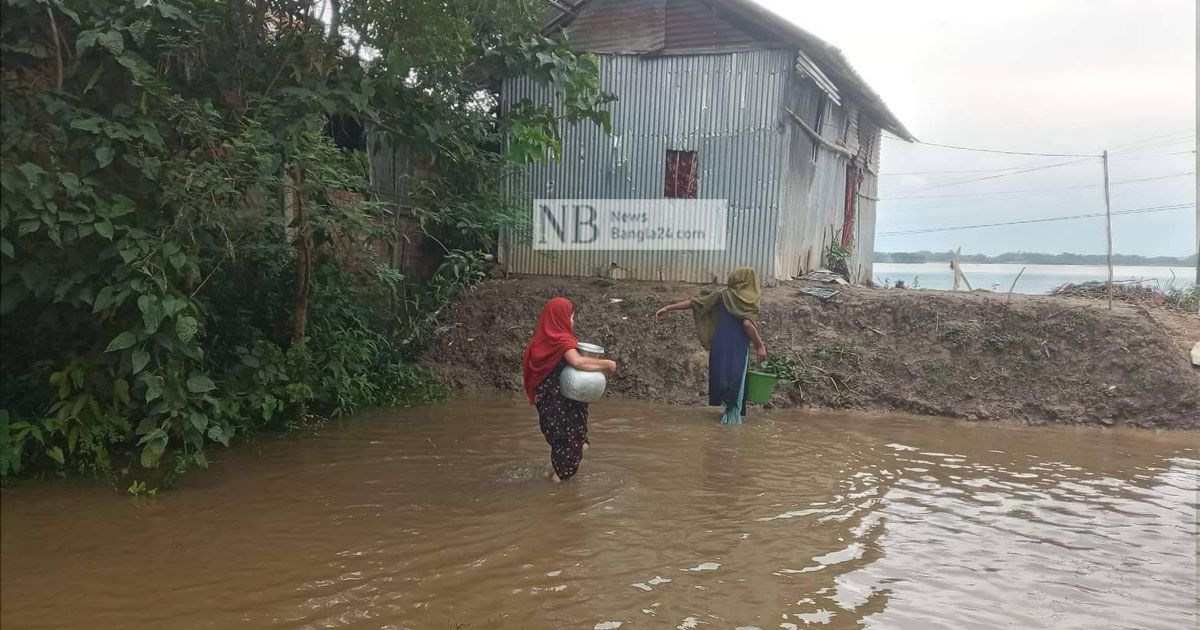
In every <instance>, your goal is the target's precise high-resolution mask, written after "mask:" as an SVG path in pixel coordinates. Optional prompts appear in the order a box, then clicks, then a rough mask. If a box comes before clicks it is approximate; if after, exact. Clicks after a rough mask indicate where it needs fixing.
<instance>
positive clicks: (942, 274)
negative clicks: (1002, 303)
mask: <svg viewBox="0 0 1200 630" xmlns="http://www.w3.org/2000/svg"><path fill="white" fill-rule="evenodd" d="M1022 268H1024V269H1025V273H1021V269H1022ZM873 269H874V273H875V282H876V283H877V284H880V285H883V286H891V285H893V284H895V282H896V281H897V280H903V281H904V284H906V285H908V286H909V287H920V288H923V289H951V288H953V287H954V271H952V270H951V269H950V263H944V262H939V263H875V265H874V267H873ZM962 269H963V274H965V275H966V276H967V282H970V283H971V287H972V288H975V289H987V290H989V291H1003V292H1007V291H1008V289H1009V287H1012V286H1013V280H1017V285H1016V287H1013V292H1014V293H1029V294H1042V293H1049V292H1051V291H1053V290H1054V289H1056V288H1058V287H1060V286H1062V285H1064V284H1066V283H1068V282H1076V283H1078V282H1089V281H1100V282H1103V281H1106V280H1108V268H1107V267H1105V266H1103V265H1100V266H1096V265H1024V264H1006V263H1004V264H1001V263H963V265H962ZM1018 274H1020V276H1021V277H1020V279H1019V280H1018V279H1017V275H1018ZM1113 279H1114V280H1116V281H1118V282H1129V281H1138V282H1145V283H1146V284H1147V285H1149V286H1154V287H1158V288H1160V289H1163V290H1166V289H1172V288H1176V289H1185V288H1187V287H1189V286H1191V285H1192V284H1193V280H1195V279H1196V269H1195V268H1193V267H1123V266H1119V265H1118V266H1114V267H1113ZM963 289H964V290H965V289H966V285H965V284H964V285H963Z"/></svg>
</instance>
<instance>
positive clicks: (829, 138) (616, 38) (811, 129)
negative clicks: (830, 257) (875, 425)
mask: <svg viewBox="0 0 1200 630" xmlns="http://www.w3.org/2000/svg"><path fill="white" fill-rule="evenodd" d="M552 4H553V5H555V6H556V7H558V11H556V12H555V15H554V17H553V19H552V20H551V21H550V24H549V26H548V28H549V29H560V28H565V29H567V30H568V33H569V36H570V39H571V42H572V45H573V46H574V47H575V49H576V50H578V51H581V52H591V53H594V54H596V55H597V57H598V58H599V60H600V78H601V82H602V85H603V88H604V89H605V90H607V91H609V92H612V93H613V94H615V95H616V96H617V97H618V99H619V100H618V101H616V102H615V103H612V104H611V105H610V110H611V114H612V134H611V135H606V134H605V133H604V132H603V130H601V129H600V128H598V127H597V126H595V125H577V126H573V127H568V128H566V129H564V130H563V139H562V144H563V146H562V159H561V160H560V161H559V162H550V163H547V164H535V165H532V166H531V167H530V168H529V169H528V170H527V171H526V173H525V174H524V175H523V176H522V177H521V178H520V179H519V181H515V182H513V190H514V194H518V195H521V196H523V197H525V198H528V199H529V200H532V199H534V198H563V199H585V198H591V199H639V198H640V199H645V198H661V197H664V196H677V195H680V193H681V191H683V193H684V194H692V195H694V196H698V197H699V198H703V199H727V200H728V204H729V223H728V230H727V238H728V243H727V247H726V249H725V250H724V251H571V252H565V251H559V252H546V251H535V250H533V249H532V248H531V246H530V245H529V243H528V242H527V239H522V238H521V237H519V236H517V235H512V234H510V235H507V236H506V237H505V238H504V239H503V243H502V246H501V250H500V257H501V262H502V264H504V265H505V267H506V268H507V269H508V270H509V271H511V272H514V273H528V274H552V275H616V276H619V277H625V278H635V279H644V280H680V281H690V282H708V281H711V280H712V279H713V278H714V277H716V278H723V277H724V276H725V274H726V273H727V272H729V271H730V270H732V269H733V268H735V267H738V266H741V265H751V266H754V267H756V268H757V269H758V270H759V272H760V276H761V277H763V278H764V279H765V280H766V281H767V282H768V283H772V284H773V283H774V282H776V281H779V280H786V279H789V278H791V277H795V276H797V275H800V274H802V273H804V272H805V271H808V270H811V269H813V268H816V267H819V266H821V265H822V263H823V262H824V261H823V260H822V257H823V253H824V252H825V251H826V249H827V248H828V247H829V245H830V244H831V243H835V242H836V243H840V244H842V245H847V246H852V248H853V250H854V255H853V256H852V258H851V259H850V260H849V264H848V269H849V271H850V275H851V278H852V279H853V280H857V281H862V280H866V279H868V278H870V277H871V258H872V255H873V248H874V235H875V197H876V175H877V174H878V172H879V146H880V139H881V138H880V134H881V129H886V130H888V131H889V132H891V133H892V134H895V135H896V136H898V137H900V138H903V139H906V140H910V141H911V140H912V136H911V135H910V134H909V132H908V131H907V130H906V129H905V128H904V126H903V125H902V124H901V123H900V121H899V120H897V119H896V117H895V116H894V115H893V114H892V113H891V112H890V111H888V109H887V106H886V105H884V103H883V101H882V100H881V99H880V98H879V96H878V95H877V94H875V92H873V91H872V90H871V88H870V87H868V86H867V84H866V83H865V82H864V81H863V79H862V78H861V77H860V76H859V75H858V74H857V73H856V72H855V71H854V69H853V68H851V67H850V65H849V63H847V62H846V60H845V58H844V57H843V56H842V54H841V53H840V52H839V51H838V50H837V49H836V48H834V47H832V46H830V45H829V44H827V43H825V42H824V41H822V40H821V39H819V38H817V37H816V36H814V35H812V34H810V33H808V32H806V31H804V30H802V29H800V28H798V27H796V26H794V25H792V24H790V23H789V22H787V21H786V20H784V19H783V18H780V17H779V16H777V15H775V14H773V13H771V12H769V11H767V10H766V9H764V8H762V7H760V6H759V5H757V4H755V3H754V2H752V1H751V0H725V1H717V0H583V1H579V0H576V1H575V3H574V4H565V3H564V2H553V3H552ZM552 96H553V95H552V94H551V93H550V91H549V90H548V89H546V88H545V87H543V86H539V85H538V84H536V83H535V82H533V81H531V80H528V79H521V78H518V79H513V80H508V81H506V82H505V83H504V84H503V85H502V86H501V105H502V106H509V105H511V104H514V103H518V102H520V101H521V100H522V99H525V98H529V99H531V100H533V101H534V102H539V103H551V102H553V98H552ZM680 178H683V179H684V180H687V181H684V182H682V184H681V182H680V181H679V179H680ZM689 187H690V190H689ZM531 210H532V203H531Z"/></svg>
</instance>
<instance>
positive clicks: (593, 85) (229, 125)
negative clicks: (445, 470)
mask: <svg viewBox="0 0 1200 630" xmlns="http://www.w3.org/2000/svg"><path fill="white" fill-rule="evenodd" d="M324 6H325V5H324V3H318V2H314V1H306V0H301V1H299V2H296V1H294V0H264V1H263V2H254V3H229V2H223V1H220V0H172V1H171V2H163V1H156V2H98V1H95V0H2V4H0V9H2V11H3V15H2V16H0V17H2V19H0V46H2V50H3V68H2V75H0V76H2V83H0V105H2V107H3V122H2V127H3V129H2V131H3V140H2V144H0V192H2V193H3V194H2V195H0V262H2V263H3V265H2V267H0V343H2V345H3V348H4V352H3V354H2V355H0V425H2V426H0V440H3V443H2V444H0V476H9V475H12V474H27V473H41V472H52V473H66V472H69V471H78V472H85V473H98V474H110V475H114V476H118V475H121V474H122V473H124V472H127V471H131V470H137V469H138V468H139V467H140V468H144V469H158V473H161V477H159V479H158V480H157V481H156V480H152V483H157V482H158V481H167V482H169V480H170V479H172V478H173V477H174V476H176V475H177V474H178V473H180V472H182V471H183V470H185V469H186V468H187V467H188V466H191V465H195V466H200V467H204V466H206V465H207V456H206V454H205V450H206V449H207V448H209V447H210V446H211V445H213V444H221V445H228V444H229V443H230V442H231V440H233V439H234V438H235V437H236V436H237V435H239V434H244V433H248V432H251V431H255V430H259V429H263V428H293V427H302V426H307V425H311V424H314V423H319V422H320V420H321V419H322V418H325V417H328V416H331V415H335V414H343V413H349V412H352V411H355V410H357V409H361V408H363V407H366V406H372V405H385V404H386V405H391V404H407V403H415V402H423V401H428V400H432V399H436V398H437V397H438V396H440V395H442V394H443V393H444V390H443V389H442V388H441V387H440V386H439V385H437V384H436V383H435V382H434V381H433V380H432V378H431V377H430V375H428V374H426V373H424V372H422V371H421V370H419V369H418V368H416V367H414V358H415V356H416V354H417V353H418V352H419V351H420V350H421V348H423V347H424V345H425V344H427V343H428V336H429V330H430V327H431V323H432V322H433V320H434V318H435V317H436V315H437V312H438V309H440V308H441V306H442V305H443V304H445V303H446V301H447V300H448V299H449V298H450V297H452V296H453V295H454V294H455V293H456V292H457V291H459V290H461V289H462V288H463V287H466V286H469V285H470V284H471V283H473V282H475V281H477V280H478V279H479V278H481V277H482V276H483V273H482V270H483V260H484V252H486V251H487V250H488V249H489V248H490V247H491V245H492V239H493V238H494V235H495V233H496V230H497V229H499V228H500V227H503V226H506V225H511V224H513V222H514V221H515V220H516V218H515V217H516V216H517V215H516V214H515V212H514V209H513V207H512V205H511V203H510V202H508V201H507V200H506V198H505V197H504V195H502V194H500V192H501V182H502V180H503V177H504V176H505V175H506V174H508V173H510V172H512V171H513V170H515V169H519V168H520V167H521V166H522V165H523V164H524V163H525V161H526V160H528V159H545V157H546V156H547V155H553V154H554V152H555V151H556V150H557V142H558V133H559V127H558V125H559V120H557V119H556V118H555V117H553V116H550V117H549V118H547V116H546V113H547V112H548V111H552V110H551V108H550V107H548V106H534V105H532V104H524V105H523V106H522V107H520V108H516V110H515V111H513V112H505V113H503V114H501V113H498V112H496V111H494V110H493V109H492V108H489V107H487V106H486V103H484V104H483V105H481V102H482V101H481V99H480V89H479V86H480V85H481V84H486V83H488V82H492V81H495V80H497V79H499V78H503V77H506V76H514V75H518V74H528V75H531V76H532V77H533V78H535V79H536V80H540V81H542V82H544V83H546V84H549V85H551V86H553V87H554V88H555V89H556V93H557V94H559V95H560V97H561V101H562V108H563V111H565V112H566V118H567V120H568V121H579V120H591V121H594V122H596V123H598V124H601V125H603V126H605V127H607V113H606V112H604V111H602V109H601V106H603V104H604V103H606V102H607V101H608V100H609V99H610V97H608V96H607V95H605V94H604V93H603V92H601V91H600V89H599V77H598V71H597V66H596V62H595V60H594V59H592V58H589V57H587V56H576V55H574V54H572V53H571V51H570V47H569V46H568V45H567V44H566V42H565V41H563V40H561V39H550V38H546V37H544V36H543V35H542V34H541V33H540V21H539V19H538V15H539V11H540V8H541V5H540V4H539V3H534V2H531V1H530V0H501V1H498V2H491V3H485V4H484V5H480V6H475V5H474V4H472V5H471V6H466V4H464V3H445V2H438V1H435V0H407V1H405V0H393V1H391V2H382V3H380V2H363V1H354V0H343V1H342V2H340V3H334V4H333V5H331V6H333V7H334V14H333V16H332V21H333V22H335V23H337V24H338V25H339V26H340V27H341V28H331V27H330V26H329V25H328V24H327V23H326V22H325V21H324V20H323V18H322V17H321V15H322V14H323V13H322V8H323V7H324ZM360 50H362V51H369V53H368V52H363V53H362V54H360ZM480 73H483V75H484V76H483V77H482V79H483V83H480V79H481V77H480V76H479V74H480ZM332 120H350V121H353V122H355V123H356V124H358V125H360V126H362V127H369V128H371V129H372V130H373V133H375V134H376V136H377V137H378V138H380V139H382V140H385V141H388V142H391V143H393V144H403V145H405V146H406V147H408V148H409V150H410V152H411V153H412V154H413V155H417V156H421V158H422V160H424V161H425V162H427V163H428V164H429V165H430V167H431V169H432V170H433V171H434V172H436V173H437V175H438V176H437V177H433V178H430V180H429V181H428V182H426V183H425V184H423V185H422V186H419V187H418V191H417V194H415V195H414V197H413V199H414V203H415V204H416V207H415V208H414V209H413V212H414V214H415V216H416V217H417V218H418V220H419V223H420V227H421V229H423V230H425V231H426V232H427V233H428V234H429V235H430V236H431V237H433V238H434V239H436V240H437V241H438V242H441V243H443V244H444V246H445V247H446V250H447V257H446V263H445V264H444V265H443V266H442V268H441V269H440V270H439V271H438V272H437V273H436V274H434V275H433V276H432V277H431V278H424V279H417V278H407V277H404V276H403V275H401V274H399V273H398V272H397V271H395V270H393V269H390V268H387V267H386V266H385V265H381V264H380V263H379V261H376V260H374V258H373V256H372V253H371V252H372V251H373V250H372V247H371V242H372V239H376V238H380V237H385V238H386V237H388V236H389V228H387V227H385V226H388V225H392V221H391V220H390V219H391V215H390V213H391V212H392V206H391V205H390V204H389V203H386V202H387V201H388V200H383V202H375V201H372V200H371V199H370V198H369V189H368V186H367V173H368V165H367V161H366V157H365V154H364V153H363V152H361V151H357V150H353V149H347V148H339V146H337V144H335V142H334V140H333V138H332V137H331V136H330V134H329V133H328V131H327V129H328V128H329V127H330V126H331V121H332ZM503 138H508V139H509V140H510V142H509V143H507V144H505V143H504V142H502V139H503ZM502 147H508V148H507V149H506V150H502ZM147 474H150V473H147ZM139 483H140V484H141V485H138V484H139ZM133 487H134V488H139V489H140V490H139V491H149V490H150V489H152V488H149V487H148V486H146V485H145V483H144V482H142V481H141V480H138V482H137V483H135V484H134V486H133Z"/></svg>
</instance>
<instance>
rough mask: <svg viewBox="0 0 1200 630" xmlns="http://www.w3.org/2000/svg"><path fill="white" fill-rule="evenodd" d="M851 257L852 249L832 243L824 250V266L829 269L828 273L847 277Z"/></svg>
mask: <svg viewBox="0 0 1200 630" xmlns="http://www.w3.org/2000/svg"><path fill="white" fill-rule="evenodd" d="M853 255H854V249H853V248H852V247H843V246H842V245H840V244H838V243H833V244H832V245H830V246H829V248H828V249H826V250H825V265H826V266H828V267H829V270H830V271H833V272H835V273H839V274H841V275H843V276H849V274H850V269H849V262H850V258H851V257H852V256H853Z"/></svg>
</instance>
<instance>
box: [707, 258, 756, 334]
mask: <svg viewBox="0 0 1200 630" xmlns="http://www.w3.org/2000/svg"><path fill="white" fill-rule="evenodd" d="M761 297H762V289H760V288H759V287H758V275H757V274H755V273H754V270H753V269H751V268H750V267H738V268H737V269H734V270H733V273H731V274H729V280H728V281H727V282H726V283H725V286H724V287H722V288H721V289H719V290H717V291H708V292H706V293H704V294H702V295H701V296H700V297H698V298H694V299H692V316H693V317H695V319H696V332H698V333H700V345H702V346H704V349H705V350H707V349H708V345H709V342H711V341H712V338H713V335H715V334H716V332H717V321H718V320H717V315H718V312H717V304H724V305H725V310H726V311H728V312H729V314H730V315H732V316H734V317H735V318H737V319H748V320H750V321H752V322H757V321H758V301H759V298H761Z"/></svg>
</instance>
